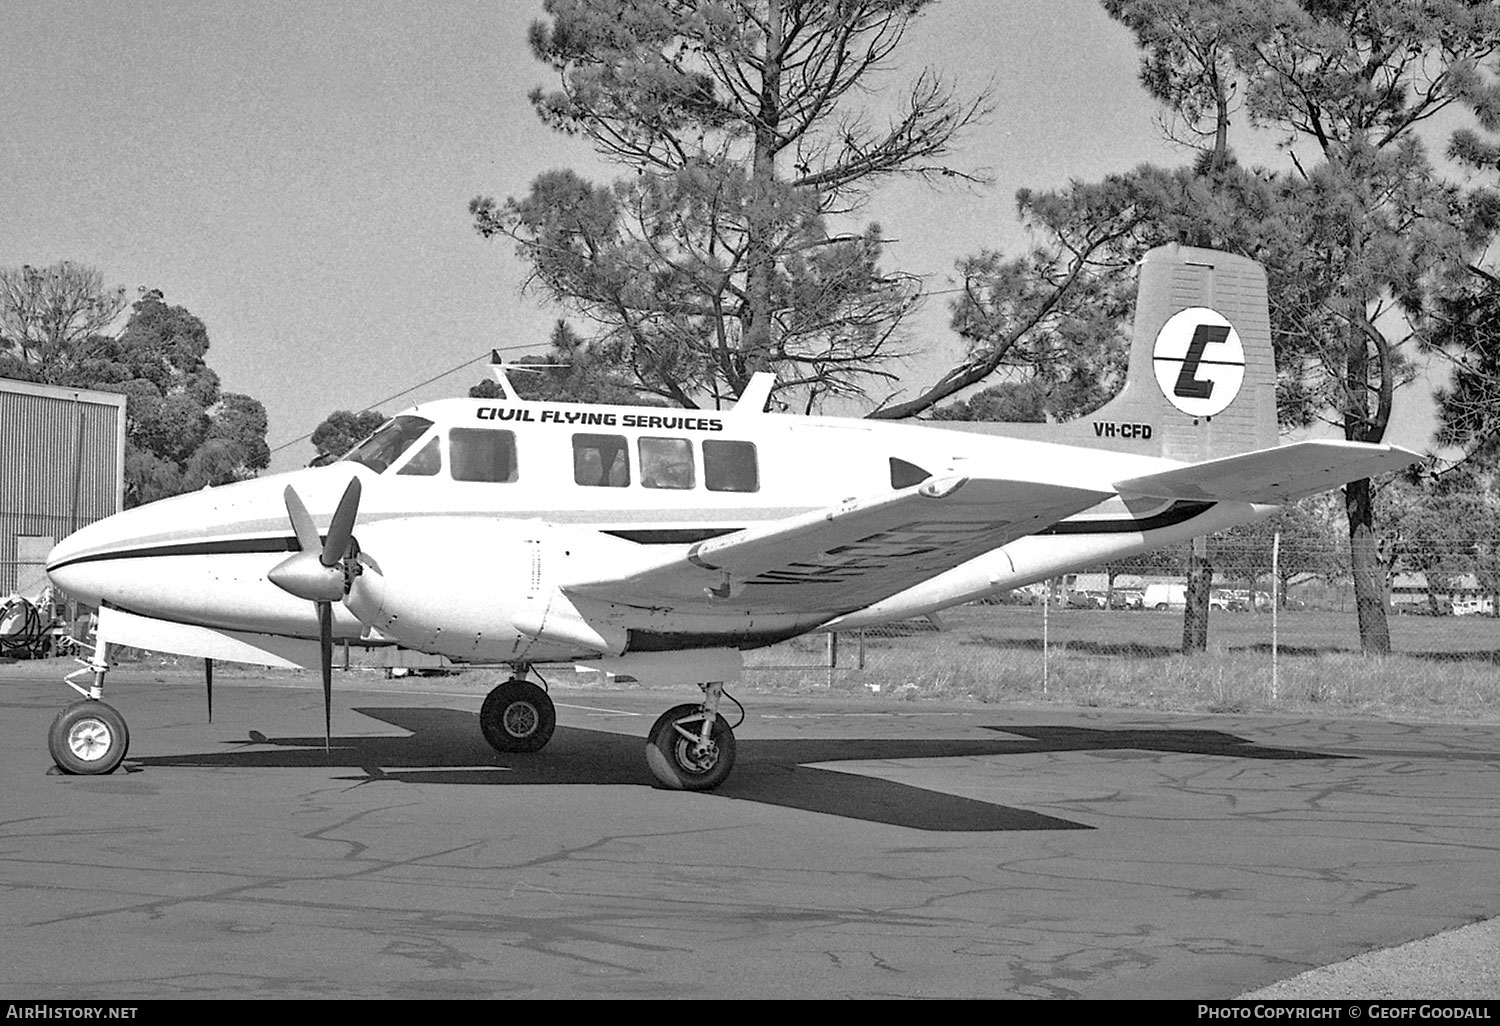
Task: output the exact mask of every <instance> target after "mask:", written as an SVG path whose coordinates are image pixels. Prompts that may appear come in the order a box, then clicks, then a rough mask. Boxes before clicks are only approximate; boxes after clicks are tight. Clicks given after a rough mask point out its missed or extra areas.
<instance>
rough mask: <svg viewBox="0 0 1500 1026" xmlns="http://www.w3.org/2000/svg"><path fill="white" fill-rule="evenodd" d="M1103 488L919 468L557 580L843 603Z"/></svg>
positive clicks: (819, 608)
mask: <svg viewBox="0 0 1500 1026" xmlns="http://www.w3.org/2000/svg"><path fill="white" fill-rule="evenodd" d="M1113 494H1114V493H1113V492H1112V491H1107V490H1098V489H1091V488H1084V487H1075V486H1072V485H1065V484H1059V483H1051V482H1040V481H1022V480H1004V479H1000V478H988V477H976V476H969V477H945V478H940V479H931V480H928V481H926V482H924V483H922V484H920V485H916V486H914V487H911V488H905V489H902V490H900V491H897V492H893V493H890V494H887V495H881V496H878V497H875V498H865V499H850V500H847V501H845V502H843V503H840V504H839V505H838V506H835V507H832V508H828V509H821V510H815V511H813V512H811V513H805V514H800V515H797V516H793V517H788V518H785V519H782V520H776V521H772V522H770V523H767V524H761V525H757V526H755V527H750V528H746V529H745V530H743V531H735V532H734V533H732V534H727V535H724V536H722V537H719V538H713V539H710V540H708V541H702V542H698V543H697V544H694V545H691V546H682V547H674V548H673V549H672V550H671V551H670V552H669V553H665V554H663V556H662V557H661V558H660V559H658V560H657V561H656V562H654V563H650V564H647V565H645V566H640V567H636V568H634V569H633V570H631V571H628V572H626V573H623V574H621V575H620V576H617V577H611V578H607V579H606V578H600V579H593V580H587V581H578V582H574V583H570V584H567V585H564V590H566V591H568V592H570V593H574V594H578V595H585V596H589V597H593V598H600V599H606V600H608V601H611V602H615V603H620V604H624V605H633V606H641V607H646V608H653V609H660V608H671V609H677V610H684V611H699V612H705V613H709V612H719V611H726V612H727V611H730V610H751V611H754V610H757V609H765V610H776V611H778V612H788V613H800V612H808V613H812V612H826V613H830V614H832V613H835V612H845V611H847V610H850V609H856V608H861V607H864V606H867V605H869V604H870V603H871V602H875V601H878V600H879V599H882V598H885V597H887V596H889V595H894V594H895V593H896V592H898V591H902V590H904V589H906V588H909V587H911V585H913V584H915V583H917V582H918V581H921V580H925V579H926V578H928V577H932V576H933V575H935V574H938V573H941V572H943V571H944V570H949V569H951V568H953V567H955V566H957V565H959V564H960V563H963V562H965V561H967V560H969V559H972V558H974V557H975V556H977V555H979V554H980V553H983V552H988V551H989V550H991V549H994V548H997V547H999V546H1001V545H1004V544H1005V543H1006V542H1008V541H1010V540H1012V539H1014V538H1018V537H1021V536H1023V535H1027V534H1033V533H1035V532H1037V531H1039V530H1042V529H1043V528H1046V527H1049V526H1051V525H1052V524H1054V523H1056V522H1057V521H1059V520H1061V519H1063V518H1064V517H1068V516H1071V515H1073V514H1074V513H1077V512H1079V511H1081V510H1085V509H1088V508H1089V507H1090V506H1093V505H1095V504H1097V503H1099V502H1101V501H1103V500H1104V499H1107V498H1109V497H1111V496H1112V495H1113Z"/></svg>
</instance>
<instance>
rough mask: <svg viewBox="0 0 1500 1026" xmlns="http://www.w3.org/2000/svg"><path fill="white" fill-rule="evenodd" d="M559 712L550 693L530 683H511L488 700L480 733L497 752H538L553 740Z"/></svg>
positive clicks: (481, 721)
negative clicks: (554, 706) (549, 696)
mask: <svg viewBox="0 0 1500 1026" xmlns="http://www.w3.org/2000/svg"><path fill="white" fill-rule="evenodd" d="M556 726H557V710H556V709H555V708H553V705H552V699H550V698H548V697H547V692H545V691H543V690H542V689H541V688H539V687H537V686H536V685H535V684H533V683H531V682H530V681H527V680H508V681H506V682H505V683H504V684H501V685H500V686H499V687H497V688H495V690H493V691H491V692H490V693H489V694H488V695H487V696H485V699H484V705H482V706H481V707H480V709H479V729H480V731H482V732H483V734H484V739H485V740H486V741H488V742H489V743H490V747H492V748H494V749H495V751H497V752H536V751H540V750H541V749H542V748H543V747H544V746H545V745H546V744H547V742H548V741H550V740H551V739H552V731H553V729H554V728H555V727H556Z"/></svg>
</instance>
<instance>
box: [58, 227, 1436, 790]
mask: <svg viewBox="0 0 1500 1026" xmlns="http://www.w3.org/2000/svg"><path fill="white" fill-rule="evenodd" d="M499 377H500V379H501V383H502V385H504V386H505V390H506V392H507V394H506V397H505V398H504V399H503V400H495V399H446V400H441V401H438V402H432V403H423V404H422V405H420V406H416V407H413V408H412V409H410V410H408V411H406V412H405V413H402V414H400V415H399V416H397V417H395V418H394V419H393V420H391V421H390V422H388V423H387V424H385V425H384V426H383V427H381V428H380V429H379V430H378V431H376V432H375V433H374V434H373V435H371V436H370V437H369V438H368V439H366V440H365V441H364V442H362V443H361V444H360V445H359V446H358V447H356V448H355V449H354V450H353V451H352V452H350V453H349V454H348V455H347V456H345V457H344V458H343V459H342V460H341V461H339V462H336V463H333V464H330V465H328V466H324V467H318V468H311V469H306V470H299V471H295V472H292V473H287V474H279V475H274V476H270V477H262V478H259V479H256V480H251V481H244V482H240V483H237V484H231V485H226V486H223V487H219V488H209V489H204V490H203V491H200V492H196V493H193V494H190V495H181V496H177V497H175V498H170V499H165V500H162V501H160V502H155V503H152V504H150V505H148V506H143V507H139V508H136V509H131V510H127V511H125V512H123V513H120V514H117V515H115V516H112V517H109V518H107V519H105V520H102V521H99V522H98V523H95V524H92V525H90V526H88V527H86V528H84V529H83V530H81V531H79V532H77V533H76V534H74V535H72V536H71V537H69V538H67V539H65V540H64V541H63V542H62V543H61V544H59V545H58V546H57V547H56V548H55V549H54V550H53V551H52V553H51V556H50V557H49V561H48V573H49V574H50V575H51V577H52V580H53V581H54V582H55V583H56V584H57V585H58V586H59V587H61V588H62V589H64V590H65V591H66V592H67V593H68V594H70V595H72V596H74V597H76V598H79V599H82V600H85V601H88V602H93V603H97V604H98V605H99V606H100V611H99V623H98V634H97V644H96V647H95V648H94V650H93V654H92V656H91V658H90V659H89V660H88V661H87V662H86V663H85V664H84V665H85V668H84V669H81V670H78V671H76V672H75V673H74V674H72V675H71V677H70V679H69V681H68V683H69V685H70V686H72V687H73V688H74V689H75V690H76V691H78V692H79V693H80V694H82V695H84V696H85V697H84V700H83V701H79V702H75V703H74V704H72V705H70V706H68V707H67V708H65V709H64V710H63V711H62V712H61V713H59V715H58V717H57V719H56V720H55V721H54V723H53V725H52V729H51V732H50V737H49V741H50V747H51V751H52V756H53V758H54V760H55V761H56V762H57V765H58V766H59V767H61V768H62V769H63V770H65V771H67V772H71V773H108V772H110V771H112V770H113V769H115V768H116V767H117V766H118V765H119V763H120V761H121V760H122V759H123V758H124V756H125V752H126V748H127V745H128V743H129V735H128V732H127V729H126V726H125V722H124V720H123V719H122V718H121V717H120V715H119V713H117V712H116V711H115V710H114V709H112V708H111V707H110V706H108V705H106V704H105V703H104V702H102V701H100V698H101V695H102V691H103V682H104V676H105V673H106V671H107V669H108V666H109V663H108V649H109V646H110V645H131V646H136V647H140V648H146V649H152V650H156V651H162V652H171V653H178V654H182V655H190V656H199V657H203V658H205V659H207V660H215V659H220V660H222V659H230V660H237V661H241V662H249V663H260V664H263V665H279V666H302V667H307V668H311V667H314V666H316V667H320V668H321V670H322V680H323V695H324V715H325V731H327V730H329V729H330V723H329V715H330V706H331V701H330V687H331V684H330V677H331V674H330V666H331V661H332V646H333V643H334V642H335V641H347V642H350V643H353V644H363V645H392V644H394V645H401V646H404V647H406V648H408V649H415V650H418V651H421V652H425V653H430V654H437V655H442V656H446V657H447V658H448V659H450V660H452V661H453V662H455V663H484V664H507V665H509V666H510V667H511V668H512V670H513V674H514V676H513V678H512V679H511V680H508V681H506V682H505V683H503V684H500V685H499V686H498V687H496V688H495V689H494V690H493V691H492V692H490V694H489V696H488V697H487V698H486V699H485V701H484V704H483V708H482V709H481V711H480V714H479V726H480V729H481V731H482V732H483V733H484V736H485V738H486V739H487V740H488V741H489V742H490V744H491V745H493V746H494V747H495V748H496V749H498V750H499V751H501V752H518V751H519V752H528V751H536V750H538V749H540V748H541V747H542V746H543V745H545V744H546V743H547V740H548V739H549V738H550V737H551V735H552V730H553V726H554V723H555V715H554V711H553V705H552V702H551V700H550V699H549V698H548V696H547V693H546V691H545V690H544V689H543V688H542V687H540V686H538V685H537V684H535V683H532V682H531V681H530V680H529V679H528V678H529V677H531V676H533V675H534V670H533V667H535V666H537V665H542V664H549V663H574V664H575V665H578V666H589V667H594V668H597V669H599V670H602V671H605V672H609V673H615V674H628V675H630V676H632V677H635V678H637V679H639V680H641V681H644V682H648V683H683V684H686V683H695V684H698V685H699V686H700V688H701V689H702V692H703V698H702V700H701V701H699V702H693V703H690V704H685V705H679V706H676V707H675V708H672V709H670V710H668V711H667V712H666V713H664V714H663V715H662V717H661V718H660V719H659V720H657V721H656V723H655V725H654V726H653V727H652V728H651V731H650V734H649V736H648V740H647V745H646V757H647V763H648V764H649V766H650V769H651V771H652V773H653V774H654V775H655V776H656V778H657V779H658V780H660V781H661V783H663V784H664V785H666V786H668V787H673V788H685V789H691V790H704V789H708V788H712V787H716V786H717V785H719V784H720V783H722V782H723V780H724V779H725V778H726V777H727V776H728V774H729V771H730V768H731V767H732V765H733V763H734V754H735V744H734V733H733V730H732V729H731V727H730V725H729V724H728V723H726V722H725V719H724V717H723V716H722V715H721V714H720V711H719V706H720V700H721V698H722V696H723V693H724V685H725V683H726V682H731V681H733V680H735V679H737V678H738V675H739V673H740V669H741V664H742V652H743V651H744V650H746V649H753V648H757V647H759V646H762V645H769V644H772V643H775V642H779V641H784V640H786V639H788V638H792V637H796V636H797V635H800V634H805V633H808V632H810V631H833V630H851V629H857V628H861V627H869V626H873V625H875V624H881V623H886V622H889V621H893V620H901V619H906V618H910V617H918V616H923V615H926V614H930V613H934V612H936V611H938V610H941V609H943V608H945V607H948V606H953V605H957V604H959V603H963V602H970V601H972V600H975V599H979V598H983V597H984V596H986V595H991V594H994V593H996V592H1001V591H1005V590H1008V589H1011V588H1015V587H1017V586H1020V585H1024V584H1028V583H1031V582H1035V581H1041V580H1045V579H1047V578H1049V577H1052V576H1054V575H1056V574H1059V573H1063V572H1066V571H1070V570H1077V569H1081V568H1084V567H1088V566H1091V565H1095V564H1098V563H1100V562H1102V561H1104V560H1106V559H1110V558H1115V557H1119V556H1123V555H1127V554H1130V553H1134V552H1140V551H1143V550H1146V549H1152V548H1157V547H1159V546H1163V545H1168V544H1174V543H1180V542H1183V541H1186V540H1188V539H1190V538H1192V537H1194V536H1197V535H1202V534H1207V533H1209V532H1213V531H1218V530H1222V529H1224V528H1227V527H1230V526H1232V525H1234V524H1238V523H1242V522H1245V521H1248V520H1252V519H1254V518H1256V517H1258V516H1262V515H1265V514H1267V513H1269V512H1270V511H1271V510H1273V509H1274V508H1275V506H1276V505H1278V504H1280V503H1285V502H1289V501H1291V500H1294V499H1297V498H1300V497H1302V496H1305V495H1310V494H1313V493H1315V492H1320V491H1325V490H1328V489H1331V488H1335V487H1337V486H1339V485H1342V484H1344V483H1345V482H1347V481H1351V480H1354V479H1357V478H1361V477H1367V476H1370V475H1374V474H1380V473H1383V472H1388V471H1393V470H1397V469H1400V468H1402V467H1404V466H1406V465H1408V464H1410V463H1412V462H1414V461H1415V460H1416V459H1417V458H1418V457H1417V455H1416V454H1415V453H1412V452H1409V451H1406V450H1403V449H1399V448H1395V447H1392V446H1385V445H1366V444H1359V443H1353V442H1341V441H1304V442H1297V443H1293V444H1289V445H1282V446H1278V445H1277V427H1276V408H1275V394H1274V392H1275V368H1274V366H1273V363H1272V350H1271V337H1270V325H1269V321H1268V316H1267V307H1266V282H1265V274H1264V272H1263V271H1262V269H1261V268H1260V266H1259V265H1257V264H1255V263H1253V262H1252V261H1249V260H1246V259H1243V258H1240V257H1235V256H1230V255H1228V254H1224V253H1219V252H1215V251H1211V250H1203V249H1189V248H1183V247H1176V246H1170V247H1163V248H1159V249H1156V250H1153V251H1151V252H1150V253H1149V254H1147V256H1146V258H1145V260H1144V261H1143V263H1142V266H1141V270H1140V282H1139V299H1138V303H1137V311H1136V319H1135V329H1134V335H1133V342H1132V348H1131V353H1130V363H1129V373H1128V376H1127V380H1126V384H1125V386H1124V388H1123V390H1122V391H1121V392H1120V394H1119V395H1118V396H1117V397H1115V398H1114V399H1113V400H1111V401H1110V402H1109V403H1107V404H1106V405H1105V406H1104V407H1103V408H1101V409H1100V410H1098V411H1097V412H1095V413H1093V414H1091V415H1089V416H1086V417H1084V418H1082V419H1080V420H1077V421H1072V422H1069V423H1065V424H967V425H963V427H964V428H967V430H945V428H954V427H957V426H958V425H955V424H952V423H944V424H943V426H942V427H936V426H931V425H927V424H893V423H887V422H878V421H870V420H855V419H838V418H832V417H803V416H783V415H777V414H768V413H764V412H762V411H763V408H764V406H765V404H766V400H767V399H768V397H769V390H770V385H771V380H770V376H769V375H765V376H758V378H757V380H755V381H754V382H753V383H752V384H751V386H750V388H749V389H748V390H747V392H746V394H745V395H744V396H743V397H742V398H741V400H740V402H739V403H738V405H737V406H736V407H735V408H734V409H732V410H730V411H728V412H710V411H703V410H665V409H659V408H644V407H628V406H595V405H585V404H558V403H542V402H527V401H523V400H520V399H518V398H517V397H516V396H515V394H514V392H513V391H511V390H510V389H509V386H508V383H507V382H505V381H504V375H503V373H502V374H500V375H499ZM1064 443H1066V444H1064ZM206 665H207V666H208V667H209V668H210V676H209V683H210V693H209V694H210V701H211V700H212V690H211V687H212V684H211V681H212V676H211V667H212V662H209V663H207V664H206ZM89 673H92V684H91V685H89V686H84V685H82V684H79V683H76V682H75V678H82V677H84V676H85V675H87V674H89ZM535 675H536V676H537V677H538V679H541V678H540V675H539V674H535Z"/></svg>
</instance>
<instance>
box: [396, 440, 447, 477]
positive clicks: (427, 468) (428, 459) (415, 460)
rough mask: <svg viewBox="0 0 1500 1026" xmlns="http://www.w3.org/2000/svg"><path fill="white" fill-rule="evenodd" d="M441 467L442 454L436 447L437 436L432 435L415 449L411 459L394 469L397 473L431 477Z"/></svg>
mask: <svg viewBox="0 0 1500 1026" xmlns="http://www.w3.org/2000/svg"><path fill="white" fill-rule="evenodd" d="M442 469H443V454H442V451H441V450H440V449H439V448H438V436H437V435H433V436H432V437H431V438H429V439H428V440H427V444H426V445H424V446H422V448H420V449H418V450H417V451H416V454H415V455H413V456H412V458H411V459H409V460H407V461H406V466H404V467H402V468H401V469H400V470H398V471H396V473H397V475H401V474H410V475H412V476H414V477H432V476H433V475H434V474H436V473H437V472H438V471H440V470H442Z"/></svg>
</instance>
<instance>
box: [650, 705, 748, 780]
mask: <svg viewBox="0 0 1500 1026" xmlns="http://www.w3.org/2000/svg"><path fill="white" fill-rule="evenodd" d="M702 733H703V707H702V706H700V705H678V706H674V707H672V708H671V709H668V710H667V711H666V712H664V713H662V714H661V717H660V718H659V719H658V720H657V721H656V723H654V724H653V725H652V727H651V733H650V734H648V735H647V736H646V765H648V766H650V767H651V773H652V775H653V776H655V777H656V779H657V780H658V781H659V782H660V783H661V785H662V786H663V787H669V788H671V789H673V790H674V791H711V790H713V789H714V788H716V787H718V786H719V785H720V784H722V783H723V782H724V781H725V780H726V779H727V778H728V776H729V771H730V770H731V769H733V768H734V731H733V730H731V729H729V724H727V723H725V722H724V720H723V719H722V718H721V717H715V718H714V725H713V729H712V730H711V731H709V741H708V744H707V745H704V744H701V743H700V738H701V736H702Z"/></svg>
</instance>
